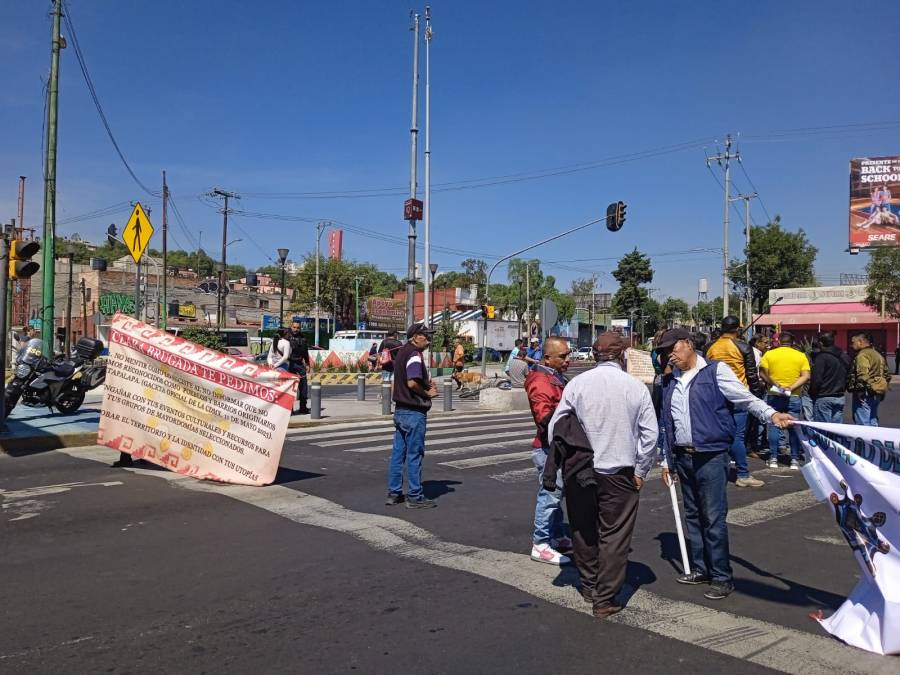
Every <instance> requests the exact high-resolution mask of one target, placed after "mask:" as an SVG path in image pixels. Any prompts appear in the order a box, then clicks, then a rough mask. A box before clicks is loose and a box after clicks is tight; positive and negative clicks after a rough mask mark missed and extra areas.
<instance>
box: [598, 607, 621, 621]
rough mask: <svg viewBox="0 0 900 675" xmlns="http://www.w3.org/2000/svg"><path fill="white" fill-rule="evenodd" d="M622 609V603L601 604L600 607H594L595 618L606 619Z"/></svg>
mask: <svg viewBox="0 0 900 675" xmlns="http://www.w3.org/2000/svg"><path fill="white" fill-rule="evenodd" d="M621 611H622V607H621V605H600V606H599V607H594V618H595V619H606V618H608V617H610V616H612V615H613V614H616V613H618V612H621Z"/></svg>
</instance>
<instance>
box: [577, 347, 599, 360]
mask: <svg viewBox="0 0 900 675" xmlns="http://www.w3.org/2000/svg"><path fill="white" fill-rule="evenodd" d="M572 360H573V361H593V360H594V352H593V351H592V348H591V347H579V348H578V350H577V351H575V352H573V353H572Z"/></svg>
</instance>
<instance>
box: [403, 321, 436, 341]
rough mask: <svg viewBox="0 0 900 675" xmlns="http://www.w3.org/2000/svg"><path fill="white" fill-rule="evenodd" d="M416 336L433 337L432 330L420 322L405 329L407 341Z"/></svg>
mask: <svg viewBox="0 0 900 675" xmlns="http://www.w3.org/2000/svg"><path fill="white" fill-rule="evenodd" d="M416 335H427V336H428V337H431V336H432V335H434V329H433V328H429V327H428V326H426V325H425V324H424V323H422V322H421V321H420V322H418V323H414V324H413V325H412V326H410V327H409V328H407V329H406V337H407V339H410V340H411V339H412V338H414V337H415V336H416Z"/></svg>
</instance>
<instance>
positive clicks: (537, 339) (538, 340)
mask: <svg viewBox="0 0 900 675" xmlns="http://www.w3.org/2000/svg"><path fill="white" fill-rule="evenodd" d="M531 341H532V342H540V341H541V339H540V338H536V337H533V338H531Z"/></svg>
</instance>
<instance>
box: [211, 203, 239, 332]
mask: <svg viewBox="0 0 900 675" xmlns="http://www.w3.org/2000/svg"><path fill="white" fill-rule="evenodd" d="M212 195H214V196H216V197H224V199H225V208H224V209H223V210H222V269H221V271H220V273H219V292H218V293H217V296H218V302H217V303H216V307H217V311H216V327H217V328H218V329H219V330H222V328H223V326H225V327H227V325H228V321H227V319H226V318H225V315H226V313H227V309H226V305H227V300H226V295H225V293H226V291H227V286H228V268H227V261H226V258H227V255H228V253H227V248H228V200H229V199H238V196H237V195H236V194H235V193H234V192H227V191H225V190H220V189H219V188H215V189H214V190H213V191H212Z"/></svg>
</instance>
